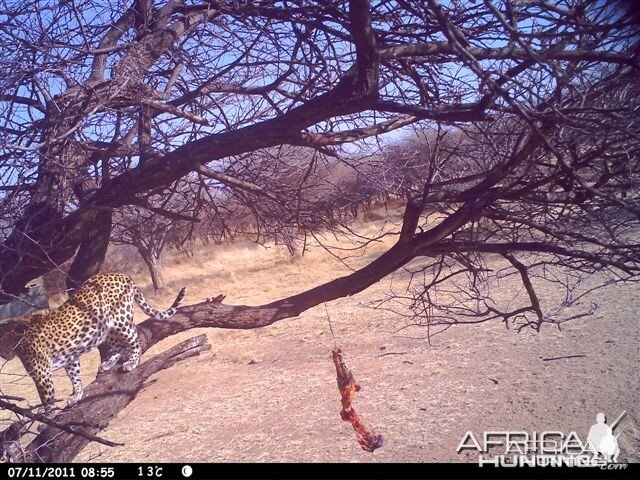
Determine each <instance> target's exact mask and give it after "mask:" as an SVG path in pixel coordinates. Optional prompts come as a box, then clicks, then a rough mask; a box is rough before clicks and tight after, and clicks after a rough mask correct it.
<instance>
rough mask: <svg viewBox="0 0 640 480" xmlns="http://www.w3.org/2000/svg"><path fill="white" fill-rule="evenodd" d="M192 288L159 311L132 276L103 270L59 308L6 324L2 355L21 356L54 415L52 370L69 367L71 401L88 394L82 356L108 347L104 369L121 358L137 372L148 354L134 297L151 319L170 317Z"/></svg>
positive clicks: (0, 341) (1, 339) (124, 367)
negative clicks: (143, 346) (136, 320)
mask: <svg viewBox="0 0 640 480" xmlns="http://www.w3.org/2000/svg"><path fill="white" fill-rule="evenodd" d="M186 290H187V289H186V287H184V288H182V289H181V290H180V292H179V293H178V296H177V297H176V299H175V301H174V302H173V304H172V305H171V307H170V308H169V309H168V310H165V311H158V310H155V309H154V308H152V307H151V306H150V305H149V304H148V303H147V301H146V300H145V298H144V296H143V295H142V292H141V291H140V289H139V288H138V286H137V285H136V284H135V283H134V281H133V280H132V279H131V277H129V276H128V275H126V274H123V273H100V274H98V275H95V276H94V277H91V278H89V279H88V280H87V281H85V282H84V283H83V284H82V285H81V286H80V287H79V288H78V289H77V290H76V291H75V292H74V293H72V294H70V295H69V299H68V300H67V301H66V302H65V303H63V304H62V305H61V306H60V307H58V308H57V309H55V310H52V311H50V312H48V313H44V314H42V313H35V314H31V315H28V316H26V317H22V318H18V319H17V320H12V321H10V322H9V323H7V324H5V325H0V328H1V330H0V357H2V358H4V359H6V360H11V359H12V358H14V357H15V356H17V357H18V358H19V359H20V361H21V362H22V364H23V366H24V368H25V370H26V371H27V373H28V374H29V375H30V376H31V378H32V379H33V381H34V383H35V386H36V389H37V391H38V395H39V396H40V400H41V402H42V406H43V407H44V413H45V415H46V416H48V417H51V416H52V410H53V405H54V403H55V389H54V384H53V378H52V372H54V371H56V370H58V369H60V368H64V369H65V370H66V372H67V375H68V376H69V379H70V380H71V384H72V386H73V393H72V394H71V396H70V398H69V399H68V401H67V405H68V406H73V405H75V404H76V403H77V402H78V401H80V400H81V399H82V396H83V394H84V391H83V388H82V379H81V376H80V356H81V355H83V354H85V353H87V352H89V351H90V350H92V349H93V348H96V347H99V346H102V348H101V354H102V358H103V359H104V361H103V362H102V363H101V364H100V366H99V367H98V373H102V372H107V371H109V370H111V369H112V368H113V367H114V366H115V365H116V364H118V362H121V364H122V365H121V368H122V371H124V372H130V371H132V370H133V369H135V368H136V367H137V366H138V364H139V362H140V356H141V354H142V349H141V342H140V337H139V335H138V330H137V328H136V326H135V324H134V323H133V302H134V301H135V302H136V303H137V304H138V305H139V306H140V308H141V309H142V311H143V312H144V313H145V314H147V315H148V316H150V317H151V318H153V319H155V320H166V319H168V318H170V317H172V316H173V315H174V314H175V313H176V311H177V310H178V308H179V306H180V304H181V303H182V300H183V299H184V297H185V295H186Z"/></svg>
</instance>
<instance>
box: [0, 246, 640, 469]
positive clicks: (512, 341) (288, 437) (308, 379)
mask: <svg viewBox="0 0 640 480" xmlns="http://www.w3.org/2000/svg"><path fill="white" fill-rule="evenodd" d="M387 246H388V243H387ZM384 248H385V245H384V244H382V245H379V246H377V247H375V248H372V249H370V250H368V251H367V253H366V254H365V255H364V256H363V257H362V258H360V259H359V260H357V261H356V262H355V264H363V263H364V262H368V261H371V259H373V258H375V257H376V256H377V255H379V254H380V253H381V251H383V249H384ZM169 263H170V265H168V267H167V269H166V277H167V279H168V288H167V291H165V292H163V293H162V295H161V296H159V295H154V294H153V293H152V292H151V290H150V288H149V285H148V282H147V281H146V279H145V275H144V272H141V273H139V274H138V275H137V277H136V278H137V280H138V281H139V283H140V284H141V286H142V287H143V288H144V291H145V294H147V297H148V298H149V300H150V301H151V302H152V303H153V304H154V305H156V306H166V305H169V304H170V303H171V301H172V299H173V296H174V295H175V294H176V293H177V290H178V289H179V288H180V287H181V286H182V285H189V288H190V291H189V295H188V299H187V302H188V303H195V302H197V301H200V300H202V299H204V298H205V297H210V296H214V295H216V294H218V293H225V294H226V295H227V299H226V302H227V303H235V304H252V305H257V304H261V303H264V302H266V301H269V300H275V299H277V298H281V297H283V296H285V295H288V294H292V293H296V292H299V291H301V290H303V289H306V288H308V287H311V286H314V285H317V284H319V283H321V282H323V281H326V280H329V279H331V278H334V277H335V276H336V275H340V274H344V273H347V272H348V270H347V269H346V268H345V267H344V266H342V265H340V264H339V263H338V262H336V261H335V260H332V259H331V258H330V257H329V256H328V255H323V254H321V253H320V252H315V253H312V254H311V255H306V256H305V257H303V258H301V259H297V260H295V261H291V260H290V259H289V258H288V257H287V255H286V253H285V252H284V251H283V250H281V249H278V248H271V249H267V250H265V249H262V248H260V247H251V246H248V245H235V246H231V247H225V248H222V249H217V250H216V249H215V248H212V249H211V250H207V251H206V252H205V253H203V252H199V253H197V254H196V256H195V257H194V258H185V257H176V258H174V259H173V260H172V261H171V262H169ZM403 275H404V276H405V277H406V274H405V273H402V272H400V273H398V274H396V275H394V276H393V279H385V280H384V281H382V282H379V283H378V284H376V285H374V286H373V287H371V288H370V289H368V290H366V291H365V292H362V293H360V294H358V295H356V296H354V297H350V298H344V299H341V300H338V301H335V302H333V303H331V304H328V305H327V310H328V313H329V316H330V318H331V324H332V326H333V331H334V332H335V342H337V343H338V344H339V346H340V347H341V348H342V349H343V350H344V352H345V360H346V362H347V364H348V365H349V366H350V368H351V369H352V371H353V373H354V375H355V377H356V379H357V380H358V382H359V383H360V385H361V386H362V387H363V389H362V391H361V392H360V393H359V394H358V395H357V396H356V400H355V407H356V409H357V411H358V413H359V414H360V416H361V418H362V419H363V420H364V422H365V423H366V424H368V425H369V426H371V427H372V428H374V429H375V430H376V431H377V432H378V433H380V434H382V435H383V437H384V442H385V443H384V446H383V447H382V448H381V449H379V450H377V451H376V452H375V453H367V452H364V451H363V450H362V449H361V448H360V447H359V445H358V444H357V442H356V439H355V433H354V431H353V429H352V428H351V426H350V425H349V424H347V423H345V422H342V421H341V420H340V416H339V411H340V397H339V394H338V390H337V388H336V383H335V369H334V366H333V363H332V361H331V349H332V348H333V346H334V338H333V337H332V335H331V333H330V330H329V325H328V321H327V311H325V307H324V306H319V307H316V308H314V309H311V310H309V311H307V312H305V313H304V314H303V315H301V316H300V317H298V318H295V319H288V320H283V321H281V322H278V323H277V324H275V325H273V326H270V327H267V328H263V329H257V330H252V331H231V330H220V329H209V330H194V331H190V332H185V333H183V334H180V335H176V336H174V337H171V338H170V339H167V340H165V341H164V342H162V343H161V344H160V345H157V346H156V347H154V349H152V350H151V351H150V352H147V354H146V355H145V358H150V355H152V354H153V352H158V351H160V350H163V349H165V348H167V347H168V346H170V345H172V344H175V343H177V342H178V341H181V340H184V339H186V338H188V337H190V336H194V335H196V334H199V333H202V332H205V333H207V335H208V337H209V339H210V342H211V344H212V346H213V348H212V350H211V351H209V352H206V353H204V354H203V355H201V356H199V357H195V358H192V359H189V360H186V361H183V362H181V363H179V364H178V365H176V366H175V367H173V368H171V369H170V370H167V371H163V372H161V373H160V374H158V375H156V376H155V377H154V380H155V382H154V383H152V384H151V385H150V386H148V387H147V388H146V389H145V390H143V391H142V392H141V393H140V394H139V396H138V397H137V398H136V399H135V400H134V401H133V402H132V403H131V404H130V405H129V406H128V407H127V408H126V409H125V410H123V411H122V412H120V414H119V415H118V417H117V418H116V419H115V421H114V422H112V424H111V425H110V426H109V427H108V429H107V430H106V431H104V432H103V433H102V435H103V436H104V437H105V438H108V439H110V440H113V441H117V442H123V443H125V446H123V447H116V448H109V447H105V446H102V445H98V444H90V445H89V446H87V447H86V448H85V450H84V451H83V452H82V453H81V454H80V455H79V456H78V457H77V460H78V461H98V462H130V461H136V462H184V461H189V462H215V461H229V462H231V461H235V462H246V461H258V462H260V461H263V462H264V461H284V462H289V461H303V462H321V461H331V462H352V461H357V462H387V461H391V462H400V461H410V462H430V461H473V462H475V461H477V455H476V454H475V453H466V454H457V453H456V448H457V446H458V444H459V443H460V441H461V440H462V438H463V435H464V434H465V432H467V431H473V432H474V433H475V434H476V435H477V436H480V435H481V434H482V432H484V431H485V430H524V431H529V432H533V431H537V432H543V431H548V430H554V431H562V432H566V433H568V432H569V431H576V432H577V433H578V434H579V435H580V436H581V437H582V438H586V434H587V432H588V430H589V427H590V426H591V425H592V424H593V423H595V416H596V414H597V413H598V412H604V413H605V415H606V416H607V419H608V420H609V421H612V420H613V419H615V418H616V417H617V416H618V415H619V414H620V413H621V412H622V411H623V410H626V411H627V417H626V418H625V420H624V422H623V424H624V425H626V428H625V430H624V431H623V433H622V434H621V435H620V438H619V444H620V448H621V454H620V460H627V461H636V462H637V461H640V429H639V428H638V419H640V408H639V402H638V394H639V392H640V388H639V387H640V375H639V373H638V361H639V360H640V350H639V348H640V347H639V345H640V342H639V340H640V328H639V326H638V320H637V315H636V312H637V311H638V310H639V307H640V296H639V295H638V287H637V286H634V285H627V286H618V287H615V288H610V289H609V291H608V293H607V298H606V302H605V305H604V306H603V307H602V308H601V309H600V310H599V311H598V312H597V313H596V314H595V315H594V316H592V317H589V318H587V319H581V320H575V321H573V322H569V323H567V324H565V325H564V326H563V328H562V330H558V329H557V328H555V327H550V326H549V327H546V328H543V330H542V331H541V332H540V333H535V332H533V331H530V330H525V331H522V332H521V333H517V332H516V331H514V330H513V329H506V328H505V326H504V325H503V324H501V323H499V322H493V323H486V324H480V325H477V326H463V327H454V328H450V329H449V330H447V331H446V332H443V333H441V334H439V335H436V336H434V337H432V338H431V345H429V342H428V341H427V340H426V332H425V329H424V328H420V327H413V328H407V329H402V328H401V327H403V326H405V325H406V320H405V319H403V318H400V317H398V316H397V315H394V314H392V313H390V312H383V311H375V310H372V309H370V308H367V307H366V306H364V305H363V303H365V302H367V301H370V300H371V299H374V298H379V297H381V296H383V295H384V294H385V293H387V292H388V291H389V285H390V281H391V280H393V282H394V285H397V284H398V282H399V281H402V279H403ZM405 280H406V278H405ZM548 293H549V295H552V294H553V292H548ZM137 319H138V320H141V319H143V315H142V314H141V313H138V314H137ZM574 355H578V356H574ZM562 356H574V357H572V358H563V359H558V360H546V361H545V360H544V359H545V358H546V359H548V358H551V357H562ZM97 364H98V358H97V354H89V355H86V356H85V357H84V358H83V359H82V367H83V376H84V377H85V382H89V381H90V380H91V378H92V377H93V376H95V371H96V368H97ZM22 372H23V370H21V365H20V364H19V362H17V361H12V362H9V363H7V364H6V365H4V366H3V368H2V370H0V380H1V382H2V383H1V389H2V392H3V393H5V394H14V395H22V396H25V397H27V398H28V399H30V400H31V401H33V402H35V399H36V396H35V388H34V387H33V383H32V382H31V380H30V379H29V378H25V377H24V375H23V373H22ZM56 385H57V388H58V397H60V398H64V397H65V396H66V395H68V393H69V391H70V387H69V382H68V380H67V379H66V377H65V376H64V374H59V375H58V376H57V379H56Z"/></svg>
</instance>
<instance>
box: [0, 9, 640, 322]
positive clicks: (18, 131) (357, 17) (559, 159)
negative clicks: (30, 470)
mask: <svg viewBox="0 0 640 480" xmlns="http://www.w3.org/2000/svg"><path fill="white" fill-rule="evenodd" d="M632 13H633V12H632V11H631V9H630V7H629V5H628V4H625V3H623V2H599V1H591V0H562V1H554V2H547V1H527V2H519V1H503V2H490V1H483V2H463V1H457V0H456V1H450V2H443V3H440V2H438V0H428V1H426V2H405V1H401V0H379V1H372V2H369V1H364V0H352V1H348V2H347V1H341V2H333V1H315V2H308V1H295V0H294V1H282V2H280V1H266V0H265V1H249V2H245V1H219V2H218V1H196V0H193V1H171V0H169V1H162V2H150V1H146V0H144V1H143V0H136V1H131V2H125V1H122V2H101V1H95V0H73V1H69V2H60V3H57V2H48V1H40V0H33V1H20V2H3V6H2V9H1V10H0V45H1V48H2V52H3V55H2V57H1V58H0V71H2V72H3V73H2V74H0V91H1V92H2V93H1V94H0V106H1V109H0V132H1V136H2V137H1V139H2V140H1V145H0V148H1V150H2V151H1V152H0V172H1V175H2V181H1V185H0V234H1V236H2V238H1V241H2V243H1V245H0V289H1V292H0V293H2V301H3V302H6V301H9V300H10V299H12V298H14V297H15V296H16V295H18V294H20V293H21V292H22V291H23V290H24V287H25V285H26V284H27V282H29V281H30V280H31V279H33V278H35V277H38V276H40V275H42V274H43V273H45V272H47V271H48V270H51V269H53V268H56V266H57V265H59V264H61V263H63V262H65V261H68V260H72V265H71V269H70V271H69V277H70V278H69V286H70V287H73V286H74V285H77V284H79V283H80V282H82V281H83V280H85V279H86V278H88V277H89V276H91V275H92V274H94V273H96V272H97V271H98V270H99V268H100V265H101V263H102V261H103V259H104V255H105V252H106V247H107V244H108V242H109V239H110V237H111V230H112V224H113V215H114V211H119V210H121V209H123V208H125V207H127V206H135V207H136V208H141V209H145V208H149V207H150V206H151V205H153V202H152V201H150V200H149V199H150V198H152V197H153V196H154V195H158V194H160V195H162V194H163V192H167V191H171V189H172V188H174V185H175V184H176V182H178V181H182V182H187V183H188V184H189V185H191V187H190V188H191V191H192V192H193V202H194V203H195V202H198V201H202V199H203V198H206V197H207V196H208V199H209V200H212V199H213V203H210V204H208V208H209V210H215V209H216V208H219V207H224V205H232V204H233V205H238V204H241V205H243V208H245V209H249V211H253V212H255V213H256V215H259V214H260V209H259V208H258V207H260V206H264V205H269V204H270V202H271V203H272V204H273V205H280V206H281V207H282V208H284V209H286V211H287V214H286V215H278V220H279V221H280V220H282V219H286V222H285V223H286V224H287V225H286V226H288V227H292V228H296V227H297V228H304V227H305V218H309V217H308V216H307V217H305V215H304V212H305V211H306V212H309V211H312V212H320V211H322V209H320V208H318V205H317V203H316V204H312V203H309V202H308V201H303V200H305V199H308V198H309V197H308V196H306V197H305V194H306V193H308V191H309V186H310V185H311V183H313V182H314V181H312V179H313V178H314V175H315V172H316V169H317V164H318V159H319V158H321V159H327V158H329V159H333V161H336V162H342V163H344V164H346V165H350V166H352V167H353V168H356V169H357V168H358V167H359V165H361V164H360V163H358V162H361V157H360V158H359V156H358V154H354V153H353V152H354V149H353V147H350V149H349V150H347V151H345V150H344V149H343V148H341V146H342V145H345V144H353V142H358V141H362V140H364V139H367V138H373V139H376V138H378V137H381V136H383V134H385V133H388V132H390V131H393V130H399V129H407V128H414V129H416V130H417V131H422V132H428V134H426V135H425V138H427V140H426V141H425V142H423V143H421V144H416V145H417V147H416V148H418V149H419V150H420V152H421V156H420V159H419V161H418V163H419V164H416V163H415V158H414V161H413V162H414V163H413V164H411V161H412V160H411V159H409V158H407V157H403V156H402V152H400V150H401V148H400V147H394V148H386V146H385V145H382V147H383V149H385V153H384V155H383V156H381V157H380V156H378V157H376V159H374V160H372V162H373V165H374V167H375V166H376V165H377V168H372V167H371V164H370V165H369V167H368V169H367V170H366V172H368V174H369V176H371V177H373V176H375V175H376V172H377V173H378V174H381V173H384V172H386V171H389V172H391V171H395V172H397V171H398V170H397V168H398V165H399V164H402V165H403V167H402V168H404V169H405V170H404V171H405V173H406V172H409V173H411V175H409V176H406V175H404V174H403V175H404V176H402V181H392V180H393V179H392V180H389V178H388V177H387V176H384V175H381V176H380V178H378V180H379V181H378V182H377V185H382V186H383V187H384V189H386V190H387V191H388V192H391V193H394V194H399V195H401V196H402V197H403V198H404V201H405V202H406V211H405V214H404V222H403V225H402V227H401V228H400V229H398V231H397V232H396V233H397V234H398V238H399V240H398V243H397V245H396V246H395V247H394V250H392V251H390V252H389V254H388V255H389V256H384V255H383V257H381V259H380V262H381V263H383V264H384V268H382V269H379V270H378V269H376V274H375V275H374V276H373V277H372V278H371V281H375V280H376V279H379V278H380V275H382V276H384V275H386V274H387V273H389V272H391V271H393V270H394V269H397V268H399V267H401V266H402V265H405V264H406V263H407V262H409V261H410V260H412V259H414V258H416V257H420V258H424V259H426V261H425V263H424V264H423V266H422V267H421V268H422V269H423V270H424V271H429V272H431V273H432V274H433V275H431V277H430V278H429V279H428V280H426V281H425V282H423V288H422V290H421V291H419V292H414V293H415V295H416V296H415V300H416V301H419V302H423V304H424V302H427V303H428V304H429V305H431V304H433V303H434V302H433V299H432V298H429V292H430V291H432V290H433V289H434V288H437V286H439V285H441V283H443V282H444V283H446V282H447V281H448V280H450V279H452V278H455V279H456V280H457V279H458V278H462V277H465V278H466V279H467V281H466V283H464V285H465V286H464V287H462V286H461V285H462V283H456V285H458V287H457V288H458V289H459V290H460V291H464V292H466V293H465V296H466V297H465V298H464V299H461V300H464V301H463V304H464V305H460V306H458V307H455V309H457V308H462V310H455V309H454V307H453V306H451V305H445V306H443V308H445V310H446V311H445V312H444V313H443V314H444V315H448V314H450V313H456V312H457V313H463V314H465V315H471V316H472V317H474V318H493V317H501V318H504V319H507V318H511V317H520V316H524V317H526V318H531V315H533V324H534V325H537V326H539V324H540V323H541V322H542V321H543V320H544V319H545V314H544V312H543V311H542V309H541V307H540V302H539V299H538V298H537V295H536V292H535V282H533V281H532V280H531V277H535V276H536V275H538V276H543V277H545V278H549V277H548V275H547V270H544V271H542V273H540V272H541V270H540V269H538V268H537V267H539V266H545V265H548V266H554V267H558V268H560V269H565V270H566V269H570V270H571V271H572V272H574V274H575V275H577V273H575V272H582V273H585V274H587V273H592V272H595V271H599V270H602V269H604V270H606V271H607V272H609V275H608V277H607V278H608V279H609V280H607V281H610V280H611V281H615V280H629V279H635V278H636V276H637V273H638V267H639V263H638V261H639V257H638V252H639V245H638V243H637V241H636V240H635V238H634V236H633V233H634V232H635V228H636V227H637V221H638V218H639V213H640V210H639V208H638V189H637V182H638V176H637V175H638V155H637V151H638V148H637V147H638V131H639V130H638V93H639V92H638V80H637V79H638V29H637V27H636V25H635V20H634V18H635V17H634V15H633V14H632ZM283 145H292V146H297V147H306V148H307V149H311V150H310V151H311V152H312V153H310V154H306V155H303V156H301V157H300V160H299V161H298V163H296V164H293V165H292V164H290V163H286V162H282V161H280V160H279V159H278V155H277V154H275V155H274V150H273V149H274V148H275V149H277V148H281V146H283ZM372 145H375V144H372V143H371V142H369V143H367V144H366V145H365V144H361V146H362V147H367V148H372ZM270 149H271V150H270ZM393 152H395V153H396V154H397V155H396V156H395V157H394V158H392V154H393ZM376 162H378V163H377V164H376ZM393 165H395V167H394V168H395V170H394V168H391V167H390V166H393ZM315 176H316V177H317V175H315ZM392 177H393V176H392ZM398 178H399V177H398ZM398 178H396V180H398ZM317 184H318V182H317V178H316V180H315V183H314V184H313V185H314V186H315V187H317ZM229 199H234V201H235V203H233V202H231V201H230V200H229ZM239 199H240V200H239ZM315 200H317V195H316V197H315ZM238 202H239V203H238ZM191 208H192V209H193V208H197V207H195V206H192V207H191ZM305 209H306V210H305ZM156 210H157V209H156ZM267 210H269V209H267ZM432 212H438V213H439V214H440V215H441V216H440V217H439V219H440V220H439V221H438V222H437V224H436V225H432V224H429V225H427V223H426V217H425V214H427V213H432ZM154 213H159V212H158V211H156V212H154ZM176 213H178V214H179V212H173V214H174V215H175V214H176ZM263 213H264V211H263ZM171 214H172V212H171V211H170V209H167V210H166V216H169V217H170V216H171ZM311 223H313V224H314V225H326V222H325V223H323V221H322V219H317V218H315V219H314V220H313V222H311ZM461 230H465V231H467V232H471V233H469V235H466V236H463V235H455V236H454V235H453V234H454V233H456V232H459V231H461ZM485 254H499V255H501V256H502V257H503V259H504V260H505V261H506V262H507V263H508V265H507V269H508V270H510V272H511V273H512V274H517V275H519V276H520V277H521V279H522V284H523V286H524V287H525V289H526V291H527V292H528V295H529V299H530V302H529V303H530V304H529V305H526V306H522V308H519V309H517V310H514V311H501V310H500V311H499V310H496V309H495V308H494V307H491V306H489V305H488V304H486V303H483V292H482V289H481V288H479V285H480V283H482V282H485V283H486V277H487V275H489V273H490V272H488V269H487V268H486V266H485V265H484V263H483V258H484V257H483V255H485ZM390 257H393V258H394V260H393V261H390V262H389V263H384V262H385V261H386V260H388V259H389V258H390ZM578 277H580V275H578ZM578 277H575V278H573V280H568V279H566V278H565V279H564V280H558V281H559V282H560V283H561V284H562V285H563V286H564V287H565V288H567V289H568V290H571V289H572V288H573V286H574V285H575V284H576V282H578V283H579V282H580V281H581V280H580V278H582V277H580V278H578ZM557 278H558V279H559V278H560V277H557ZM479 280H482V282H480V283H479ZM365 283H367V282H365ZM352 285H354V286H353V287H351V288H345V289H343V294H344V295H348V294H351V293H353V292H354V291H357V290H358V289H361V288H365V287H366V286H365V285H358V282H356V283H354V284H352ZM419 302H418V303H419ZM435 303H436V304H437V302H435ZM436 306H437V305H436ZM429 308H431V307H429ZM418 310H419V309H418ZM422 313H423V314H424V313H425V312H424V311H423V312H422Z"/></svg>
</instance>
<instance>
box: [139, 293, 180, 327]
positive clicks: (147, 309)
mask: <svg viewBox="0 0 640 480" xmlns="http://www.w3.org/2000/svg"><path fill="white" fill-rule="evenodd" d="M186 293H187V287H184V288H183V289H182V290H180V293H178V296H177V297H176V299H175V301H174V302H173V305H171V307H170V308H169V309H168V310H165V311H164V312H161V311H159V310H156V309H154V308H153V307H151V305H149V304H148V303H147V301H146V300H145V298H144V296H143V295H142V292H141V291H140V289H139V288H138V287H137V286H136V285H134V286H133V298H134V300H135V301H136V302H137V303H138V305H140V308H141V309H142V311H143V312H144V313H146V314H147V315H149V316H150V317H152V318H154V319H156V320H166V319H167V318H169V317H172V316H173V315H175V313H176V311H177V310H178V307H179V306H180V304H181V303H182V300H183V299H184V296H185V294H186Z"/></svg>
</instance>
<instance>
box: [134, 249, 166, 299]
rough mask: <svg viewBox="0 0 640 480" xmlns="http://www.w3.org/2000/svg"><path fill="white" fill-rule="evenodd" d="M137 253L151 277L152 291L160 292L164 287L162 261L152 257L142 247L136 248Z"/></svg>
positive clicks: (152, 255)
mask: <svg viewBox="0 0 640 480" xmlns="http://www.w3.org/2000/svg"><path fill="white" fill-rule="evenodd" d="M138 252H139V253H140V256H141V257H142V260H144V263H145V265H147V268H148V269H149V275H150V276H151V283H153V288H154V290H155V291H156V292H157V291H158V290H162V289H163V288H164V287H165V283H164V276H163V275H162V261H161V259H160V256H159V255H158V256H156V255H154V254H153V253H152V252H150V251H149V250H147V249H146V248H144V247H138Z"/></svg>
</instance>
